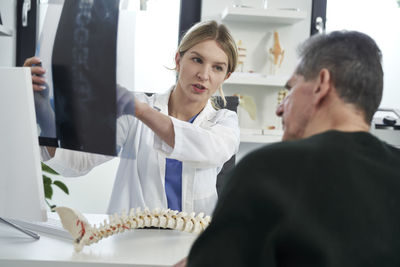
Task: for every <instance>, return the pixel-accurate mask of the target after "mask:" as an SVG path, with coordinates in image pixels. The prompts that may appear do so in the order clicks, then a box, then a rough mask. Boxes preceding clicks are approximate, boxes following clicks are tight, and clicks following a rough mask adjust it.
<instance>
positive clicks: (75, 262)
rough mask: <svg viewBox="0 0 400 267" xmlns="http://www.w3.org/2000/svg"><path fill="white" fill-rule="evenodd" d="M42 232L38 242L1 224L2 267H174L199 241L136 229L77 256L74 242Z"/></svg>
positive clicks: (186, 235) (177, 233)
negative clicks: (126, 266)
mask: <svg viewBox="0 0 400 267" xmlns="http://www.w3.org/2000/svg"><path fill="white" fill-rule="evenodd" d="M88 220H89V222H91V223H92V221H91V220H90V217H88ZM38 233H39V234H40V239H39V240H34V239H33V238H31V237H28V236H27V235H25V234H23V233H21V232H19V231H17V230H15V229H13V228H11V227H9V226H7V225H5V224H0V266H7V267H8V266H10V267H13V266H32V267H36V266H40V267H47V266H63V267H64V266H74V267H77V266H105V265H107V266H125V265H129V266H171V265H173V264H175V263H177V262H178V261H179V260H181V259H182V258H184V257H186V256H187V254H188V253H189V250H190V247H191V245H192V243H193V242H194V240H195V239H196V238H197V235H196V234H192V233H185V232H180V231H176V230H163V229H135V230H129V231H126V232H124V233H119V234H115V235H113V236H110V237H107V238H104V239H102V240H100V241H99V242H98V243H96V244H92V245H90V246H85V247H84V248H83V250H82V251H81V252H79V253H77V252H75V251H74V246H73V244H72V241H71V240H67V239H63V238H59V237H56V236H53V235H50V234H46V233H40V232H38Z"/></svg>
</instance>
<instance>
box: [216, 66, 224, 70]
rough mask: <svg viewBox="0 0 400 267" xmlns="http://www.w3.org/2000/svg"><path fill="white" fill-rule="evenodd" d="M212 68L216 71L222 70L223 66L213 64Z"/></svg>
mask: <svg viewBox="0 0 400 267" xmlns="http://www.w3.org/2000/svg"><path fill="white" fill-rule="evenodd" d="M214 68H215V69H216V70H217V71H223V70H224V68H223V67H221V66H218V65H217V66H214Z"/></svg>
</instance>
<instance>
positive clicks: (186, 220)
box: [55, 207, 211, 252]
mask: <svg viewBox="0 0 400 267" xmlns="http://www.w3.org/2000/svg"><path fill="white" fill-rule="evenodd" d="M55 210H56V211H57V213H58V215H59V216H60V219H61V223H62V225H63V227H64V228H65V229H66V230H67V231H68V232H69V233H70V234H71V235H72V237H73V238H74V246H75V251H77V252H79V251H81V250H82V249H83V246H85V245H87V246H89V245H91V244H93V243H97V242H98V241H99V240H101V239H102V238H106V237H108V236H111V235H113V234H116V233H122V232H124V231H125V230H129V229H137V228H144V227H159V228H168V229H174V230H180V231H185V232H190V233H196V234H199V233H201V232H202V231H204V229H205V228H206V227H207V226H208V224H209V223H210V221H211V217H210V216H205V217H204V214H203V213H199V214H198V215H197V216H196V215H195V213H194V212H193V213H190V214H187V213H185V212H178V211H176V210H169V209H168V210H161V211H160V210H159V209H156V210H154V211H150V210H149V209H147V208H145V209H144V210H143V211H142V210H141V209H140V208H137V209H136V212H135V210H134V209H131V210H130V212H129V214H126V212H122V214H121V216H119V215H118V214H114V215H113V216H111V215H110V216H109V221H108V222H107V220H104V224H101V223H100V225H99V227H97V226H96V225H94V226H91V225H90V224H89V222H88V221H87V219H86V218H85V216H83V215H82V214H81V213H80V212H79V211H76V210H73V209H71V208H67V207H57V208H55Z"/></svg>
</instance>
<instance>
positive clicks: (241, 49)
mask: <svg viewBox="0 0 400 267" xmlns="http://www.w3.org/2000/svg"><path fill="white" fill-rule="evenodd" d="M237 47H238V56H239V59H238V63H237V65H238V67H239V66H240V70H239V71H240V72H243V67H244V60H245V59H246V56H247V54H246V53H247V49H246V47H244V45H243V42H242V40H239V42H238V44H237Z"/></svg>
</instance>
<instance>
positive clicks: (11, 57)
mask: <svg viewBox="0 0 400 267" xmlns="http://www.w3.org/2000/svg"><path fill="white" fill-rule="evenodd" d="M16 7H17V1H16V0H7V1H5V0H1V1H0V13H1V20H2V21H3V26H4V27H7V28H10V29H12V31H13V34H12V36H0V66H2V67H12V66H15V51H16V49H15V47H16V27H17V26H16V12H15V10H16Z"/></svg>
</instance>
